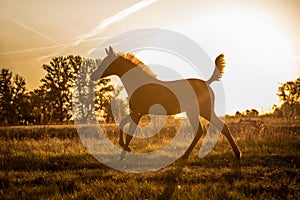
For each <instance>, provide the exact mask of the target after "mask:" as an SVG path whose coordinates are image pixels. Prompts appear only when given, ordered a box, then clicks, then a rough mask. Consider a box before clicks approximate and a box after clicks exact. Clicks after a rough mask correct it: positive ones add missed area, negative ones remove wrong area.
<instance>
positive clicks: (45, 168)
mask: <svg viewBox="0 0 300 200" xmlns="http://www.w3.org/2000/svg"><path fill="white" fill-rule="evenodd" d="M228 124H229V128H230V129H231V131H232V134H233V136H234V137H235V138H236V140H237V143H238V145H239V146H240V148H241V150H242V152H243V157H242V162H241V168H240V170H239V169H238V168H237V167H236V164H235V158H234V154H233V152H232V150H231V148H230V146H229V143H228V142H227V141H226V139H225V138H224V137H223V136H221V137H220V138H219V140H218V143H217V145H216V146H215V147H214V149H213V151H212V152H210V153H209V154H208V155H207V156H206V157H204V158H202V159H200V158H198V157H197V155H198V152H199V148H200V145H201V144H200V143H199V145H198V146H197V148H196V149H195V150H194V151H193V153H192V155H191V157H190V159H189V160H188V161H186V162H179V161H177V162H175V163H173V164H171V165H170V166H168V167H166V168H163V169H161V170H158V171H154V172H149V173H144V174H131V173H124V172H119V171H116V170H114V169H111V168H109V167H107V166H105V165H104V164H101V163H100V162H98V161H97V160H96V159H95V158H93V156H91V155H90V154H89V152H88V151H87V150H86V149H85V148H84V147H83V145H82V144H81V141H80V139H79V137H78V135H77V132H76V129H75V127H73V126H47V127H42V126H34V127H10V128H9V127H8V128H6V127H2V128H0V156H1V157H0V199H300V170H299V167H300V124H299V123H296V124H295V123H293V124H286V123H283V122H282V120H277V121H274V120H270V119H259V118H258V119H255V120H243V121H240V119H229V120H228ZM105 128H106V129H107V135H109V137H110V139H111V140H112V141H113V142H114V143H116V141H117V139H116V136H117V135H118V130H117V127H116V126H114V125H106V126H105ZM175 131H176V127H174V126H173V125H171V124H170V125H169V126H167V127H164V129H163V130H162V131H161V133H160V134H158V135H157V136H155V137H153V138H151V139H134V140H133V142H132V148H133V150H136V151H141V149H142V148H144V149H152V150H154V149H157V148H159V147H160V146H163V145H165V144H166V143H168V142H169V141H170V140H171V139H172V137H173V136H174V132H175Z"/></svg>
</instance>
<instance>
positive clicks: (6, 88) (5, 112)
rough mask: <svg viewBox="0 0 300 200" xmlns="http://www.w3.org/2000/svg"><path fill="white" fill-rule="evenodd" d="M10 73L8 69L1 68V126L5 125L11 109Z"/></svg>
mask: <svg viewBox="0 0 300 200" xmlns="http://www.w3.org/2000/svg"><path fill="white" fill-rule="evenodd" d="M11 78H12V72H10V71H9V69H5V68H2V69H1V72H0V111H1V114H0V120H1V123H2V124H5V125H7V124H8V123H9V120H10V119H9V118H10V115H11V112H12V110H13V108H12V89H11V88H12V82H11Z"/></svg>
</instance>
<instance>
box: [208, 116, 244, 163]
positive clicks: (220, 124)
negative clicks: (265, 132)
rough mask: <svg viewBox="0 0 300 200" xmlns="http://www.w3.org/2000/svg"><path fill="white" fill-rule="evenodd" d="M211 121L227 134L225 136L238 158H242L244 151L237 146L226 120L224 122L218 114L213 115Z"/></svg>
mask: <svg viewBox="0 0 300 200" xmlns="http://www.w3.org/2000/svg"><path fill="white" fill-rule="evenodd" d="M211 123H212V124H213V125H215V126H216V127H217V128H218V129H219V130H221V132H222V134H223V135H225V137H226V138H227V140H228V141H229V143H230V145H231V147H232V149H233V151H234V153H235V155H236V157H237V159H238V160H240V159H241V157H242V152H241V151H240V149H239V147H238V146H237V144H236V143H235V141H234V140H233V137H232V135H231V133H230V131H229V128H228V126H227V125H226V124H225V123H224V122H222V121H221V120H220V119H219V118H218V117H217V116H216V115H213V116H212V118H211Z"/></svg>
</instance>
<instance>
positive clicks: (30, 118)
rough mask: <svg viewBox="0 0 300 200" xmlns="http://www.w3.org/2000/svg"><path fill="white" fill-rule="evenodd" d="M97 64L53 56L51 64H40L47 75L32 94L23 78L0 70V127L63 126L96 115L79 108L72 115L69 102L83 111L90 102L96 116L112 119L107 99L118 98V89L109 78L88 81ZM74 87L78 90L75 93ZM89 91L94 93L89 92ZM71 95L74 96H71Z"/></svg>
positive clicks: (73, 57)
mask: <svg viewBox="0 0 300 200" xmlns="http://www.w3.org/2000/svg"><path fill="white" fill-rule="evenodd" d="M100 62H101V60H100V59H99V60H98V59H96V60H94V59H86V58H82V57H81V56H73V55H69V56H66V57H63V56H59V57H54V58H52V60H51V61H50V63H48V64H44V65H42V68H43V69H44V70H45V72H46V75H45V76H44V77H43V78H42V79H41V81H40V82H41V85H40V86H39V87H38V88H37V89H34V90H32V91H28V90H27V89H26V82H25V79H24V78H23V77H21V76H20V75H18V74H13V72H12V71H10V70H9V69H7V68H2V69H1V71H0V111H1V112H0V125H22V124H50V123H51V124H62V123H68V122H70V121H71V120H74V118H75V117H77V120H83V121H84V120H86V119H87V118H88V117H91V116H94V115H95V113H90V115H88V114H87V113H88V111H86V110H85V111H84V112H83V110H82V109H81V111H80V110H75V111H73V112H72V103H75V101H76V103H78V102H79V103H80V102H81V104H82V105H80V106H81V107H82V108H83V107H84V106H87V105H85V104H86V102H93V105H92V106H94V108H95V111H96V112H97V115H99V116H100V117H102V118H103V119H106V120H107V121H108V120H111V118H112V111H111V108H110V107H111V106H110V100H111V98H112V97H113V96H114V95H115V96H116V95H117V93H118V92H119V91H120V88H114V87H113V85H112V84H111V80H110V79H109V78H104V79H100V80H99V81H97V82H96V83H95V82H92V81H90V80H89V76H90V74H91V73H92V72H93V71H94V70H95V68H96V67H97V66H98V65H99V63H100ZM77 77H78V79H77ZM76 80H77V81H76ZM74 86H76V87H75V88H77V91H75V92H74V91H73V90H74ZM92 90H94V91H93V92H91V91H92ZM73 93H74V94H75V95H73V96H72V94H73ZM94 94H95V95H94ZM89 95H90V96H89ZM87 98H90V99H87ZM91 98H92V99H91ZM88 100H89V101H88ZM73 101H74V102H73ZM121 103H122V102H121ZM123 104H125V103H124V102H123ZM124 106H125V105H124ZM76 107H77V108H78V106H76ZM85 109H87V108H85ZM89 109H91V107H90V108H89ZM74 112H75V113H74ZM83 115H85V116H83ZM78 118H80V119H78Z"/></svg>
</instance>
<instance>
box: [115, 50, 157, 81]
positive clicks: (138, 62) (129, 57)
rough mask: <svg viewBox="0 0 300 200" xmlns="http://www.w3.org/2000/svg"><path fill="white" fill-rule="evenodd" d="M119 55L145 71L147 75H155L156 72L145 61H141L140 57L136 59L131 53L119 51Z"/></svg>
mask: <svg viewBox="0 0 300 200" xmlns="http://www.w3.org/2000/svg"><path fill="white" fill-rule="evenodd" d="M119 56H120V57H121V58H124V59H125V60H128V61H129V62H131V63H132V64H134V65H135V66H137V67H138V68H140V69H141V70H143V71H144V72H146V73H147V74H148V75H150V76H152V77H156V74H154V72H153V71H152V70H151V69H150V68H149V67H148V66H147V65H145V63H143V62H142V61H141V60H140V59H138V58H137V57H136V56H135V55H133V54H132V53H119Z"/></svg>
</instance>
